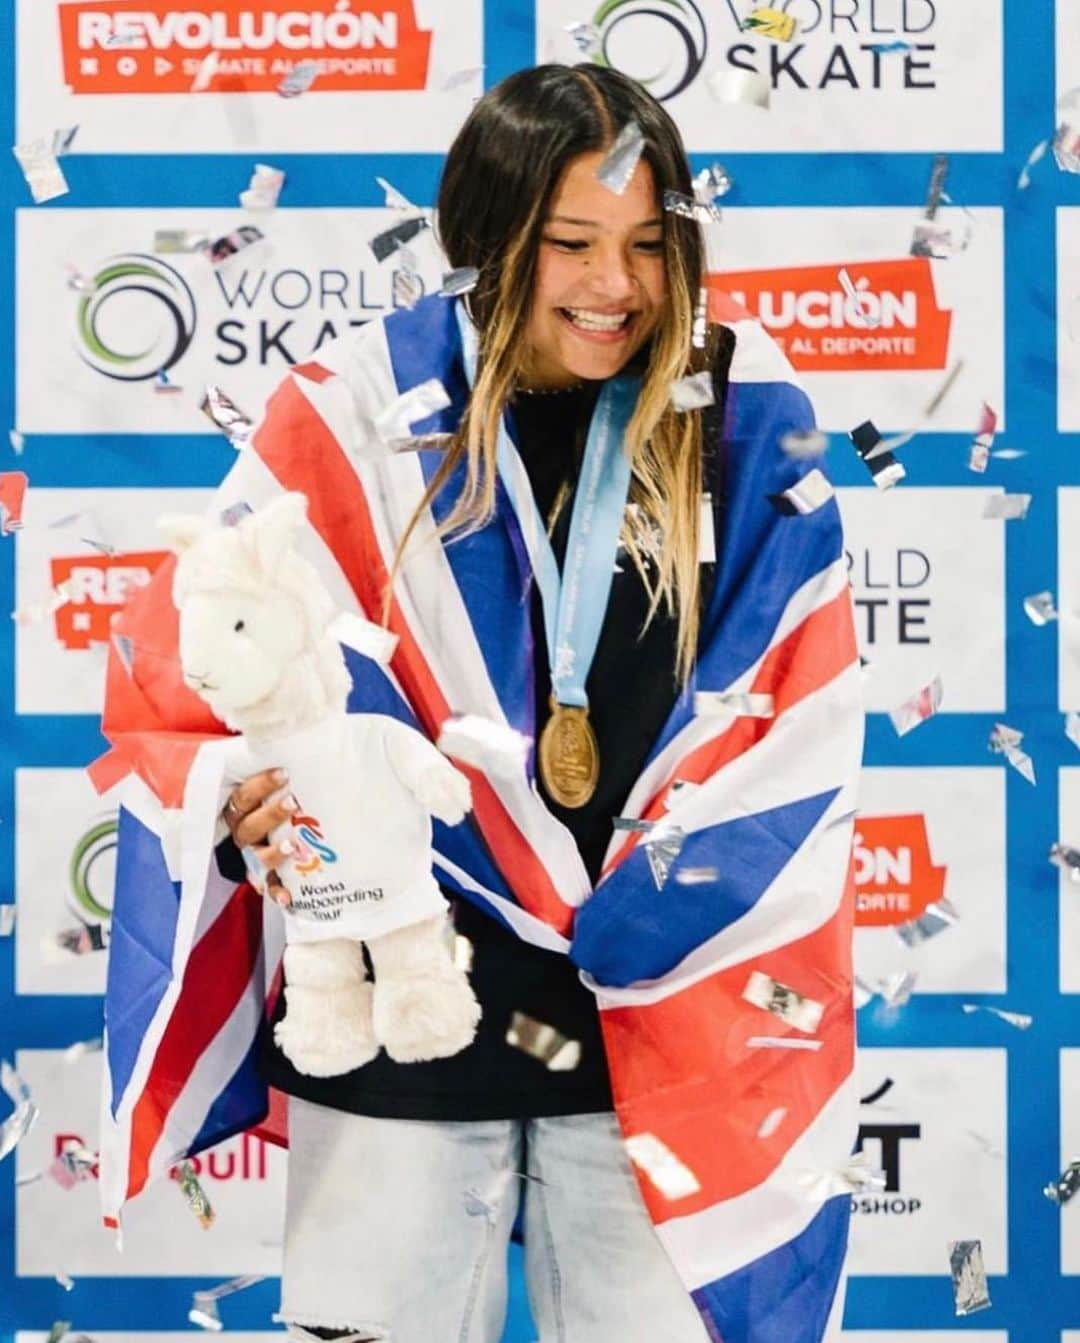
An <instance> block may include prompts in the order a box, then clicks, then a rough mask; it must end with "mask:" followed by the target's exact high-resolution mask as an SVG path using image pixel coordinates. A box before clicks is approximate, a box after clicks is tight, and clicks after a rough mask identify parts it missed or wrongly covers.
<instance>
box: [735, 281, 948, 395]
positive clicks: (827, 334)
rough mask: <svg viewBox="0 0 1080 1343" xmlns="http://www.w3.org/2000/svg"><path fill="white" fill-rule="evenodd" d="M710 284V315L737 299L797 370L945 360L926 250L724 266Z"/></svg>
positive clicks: (943, 328) (934, 364) (898, 367)
mask: <svg viewBox="0 0 1080 1343" xmlns="http://www.w3.org/2000/svg"><path fill="white" fill-rule="evenodd" d="M709 285H710V288H711V289H712V291H713V296H712V299H711V304H712V308H713V311H714V315H715V313H716V312H718V311H720V310H721V308H722V307H723V305H724V304H725V302H727V303H730V302H734V303H735V304H738V305H740V306H741V307H742V308H744V309H745V310H746V311H747V312H748V313H749V315H750V316H751V317H753V318H756V319H757V320H758V321H759V322H760V323H761V324H762V326H764V327H765V329H766V330H767V331H768V332H769V334H770V335H771V336H772V337H773V339H774V340H775V341H776V342H777V344H778V345H779V346H780V348H781V349H782V350H783V351H784V353H785V354H786V355H787V357H788V358H789V359H790V360H791V362H792V364H793V365H794V366H795V368H796V369H798V370H800V371H801V372H805V373H850V372H869V371H896V372H902V371H908V372H912V371H919V370H941V369H944V368H945V367H946V363H947V359H948V351H949V331H950V328H951V324H952V313H951V312H949V311H946V310H945V309H943V308H941V307H940V306H939V305H938V301H937V292H936V290H935V288H934V275H933V271H932V270H931V268H930V261H929V260H928V259H927V258H925V257H904V258H898V259H897V260H895V261H858V262H855V261H851V262H846V263H845V262H843V261H838V262H836V263H835V264H830V265H820V266H793V267H785V268H783V269H778V270H748V271H734V272H723V273H720V274H714V275H711V276H710V277H709Z"/></svg>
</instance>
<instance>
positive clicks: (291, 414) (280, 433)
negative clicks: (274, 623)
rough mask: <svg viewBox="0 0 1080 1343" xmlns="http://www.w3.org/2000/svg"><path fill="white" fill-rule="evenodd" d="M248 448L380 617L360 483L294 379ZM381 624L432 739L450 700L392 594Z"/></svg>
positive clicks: (472, 773)
mask: <svg viewBox="0 0 1080 1343" xmlns="http://www.w3.org/2000/svg"><path fill="white" fill-rule="evenodd" d="M255 449H256V451H257V452H258V454H259V456H260V457H261V458H262V459H263V461H264V462H265V463H266V466H267V467H268V468H269V470H270V471H272V472H273V474H274V475H275V476H276V477H277V479H278V481H279V482H280V483H281V485H282V487H283V488H284V489H286V490H300V491H301V492H302V493H304V494H305V495H306V496H307V499H308V518H309V520H310V522H311V524H312V526H313V527H314V528H315V529H316V531H318V533H319V535H320V536H321V537H322V539H323V541H324V542H325V543H326V545H327V546H328V547H329V549H330V550H331V552H332V553H333V555H334V558H335V559H336V560H337V563H338V564H339V566H340V567H341V570H342V572H343V573H344V574H345V577H346V578H347V579H348V581H349V584H350V586H351V587H352V589H353V592H354V593H355V594H356V598H357V600H358V601H359V603H360V606H361V607H362V609H363V610H364V612H365V614H366V615H367V616H368V618H369V619H370V620H374V621H379V620H381V617H382V603H383V593H384V592H385V590H386V588H387V585H388V582H389V574H388V573H387V569H386V565H385V563H384V561H383V557H382V553H381V552H380V550H379V543H378V539H377V537H376V534H375V526H374V523H373V521H372V518H371V512H370V510H369V508H368V503H367V498H366V497H365V494H364V489H363V486H362V485H361V484H360V481H359V480H358V479H357V476H356V472H355V471H354V470H353V467H352V465H351V463H350V462H349V460H348V458H347V457H346V455H345V453H344V451H343V450H342V448H341V445H340V444H339V443H338V441H337V439H336V438H335V437H334V435H333V433H332V432H331V431H330V429H329V427H328V426H327V425H326V423H325V422H324V421H323V420H322V419H321V418H320V417H319V415H318V413H317V412H316V411H315V409H314V407H313V406H312V405H311V403H310V402H309V401H308V400H307V398H306V397H305V396H304V395H303V393H302V392H301V391H300V389H299V388H298V387H297V386H296V384H295V383H293V382H291V381H287V382H285V383H283V384H282V385H281V387H280V388H279V389H278V391H277V392H275V393H274V396H273V397H272V398H271V400H270V403H269V405H268V407H267V415H266V419H265V420H264V422H263V425H262V427H261V428H260V429H259V431H258V433H257V434H256V436H255ZM389 628H390V630H391V631H392V633H394V634H396V635H397V636H398V645H397V649H396V651H395V653H394V658H393V661H392V663H391V666H392V668H393V671H394V674H395V675H396V676H397V678H398V681H399V682H400V684H401V686H402V689H403V690H404V692H405V695H406V697H407V699H408V701H409V703H410V705H411V706H412V708H413V709H414V711H415V712H416V715H417V717H418V718H419V720H420V722H421V723H422V724H423V727H424V729H425V731H426V732H427V733H428V735H429V736H430V737H431V738H432V739H433V740H434V739H435V738H436V737H437V736H438V734H439V729H440V728H441V727H442V725H443V723H444V722H445V721H446V720H447V718H449V717H450V712H451V710H450V706H449V704H448V703H447V701H446V699H445V697H444V696H443V693H442V691H441V689H440V688H439V686H438V683H437V682H436V680H435V678H434V677H433V676H432V674H431V670H430V668H429V667H428V665H427V663H426V661H425V660H424V656H423V653H422V652H421V650H420V647H419V645H418V644H417V642H416V639H415V637H414V636H413V633H412V630H411V629H410V628H409V626H408V624H407V623H406V621H405V617H404V615H403V613H402V611H401V607H400V605H399V603H398V602H397V600H396V599H395V600H394V601H393V603H392V605H391V607H390V619H389ZM463 772H464V773H466V774H467V775H468V778H469V781H470V783H471V784H472V790H473V815H474V816H475V818H476V822H477V824H478V825H479V827H480V833H481V834H482V835H483V837H484V840H485V842H486V843H487V845H488V848H489V849H490V851H491V853H492V855H493V857H494V859H495V862H496V864H497V866H498V868H499V870H500V871H501V872H502V873H503V875H504V876H505V878H506V880H507V881H508V882H509V883H510V885H511V888H512V889H513V891H514V894H515V896H516V898H517V901H518V903H519V904H520V905H521V907H522V908H523V909H526V910H528V911H529V913H531V914H534V915H536V917H537V918H540V919H542V920H543V921H544V922H545V923H547V924H549V925H550V926H551V927H553V928H555V929H556V930H557V931H558V932H560V933H563V934H566V933H568V932H569V930H570V926H571V923H572V922H573V913H574V912H573V909H572V908H571V907H570V906H569V905H567V904H566V902H565V901H564V900H563V899H562V897H561V896H560V895H559V893H558V891H557V890H556V889H555V887H554V885H553V884H552V881H551V878H550V876H549V875H548V872H547V870H546V868H545V867H544V865H543V863H541V862H540V860H539V858H537V856H536V853H535V852H534V851H533V849H532V847H531V845H530V844H529V843H528V841H527V840H526V838H525V836H524V835H522V833H521V831H520V830H519V829H518V827H517V825H516V824H515V822H514V820H513V818H512V817H511V816H510V814H509V813H508V812H507V810H506V808H505V807H504V806H503V804H502V802H501V800H500V799H499V796H498V794H497V793H496V792H495V790H494V789H493V788H492V787H491V785H490V783H489V782H488V780H487V779H486V778H485V777H484V775H483V774H481V773H480V772H479V771H477V770H473V769H465V770H464V771H463Z"/></svg>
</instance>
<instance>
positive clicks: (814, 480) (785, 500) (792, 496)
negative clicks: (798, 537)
mask: <svg viewBox="0 0 1080 1343" xmlns="http://www.w3.org/2000/svg"><path fill="white" fill-rule="evenodd" d="M768 497H769V502H770V503H771V504H772V505H773V507H774V508H776V509H777V510H778V511H779V512H781V513H786V514H790V515H796V514H798V515H802V516H806V515H807V514H809V513H816V512H817V510H818V509H819V508H821V507H823V506H824V505H825V504H827V503H828V502H829V500H830V499H831V498H833V487H832V484H831V482H830V481H829V479H828V477H827V476H826V475H825V474H824V473H823V472H822V471H820V470H819V469H818V468H817V467H816V466H815V467H814V469H813V470H812V471H808V472H807V473H806V475H805V476H803V477H802V478H801V479H800V480H797V481H796V482H795V484H794V485H792V486H790V487H789V488H788V489H786V490H784V491H782V493H780V494H770V495H769V496H768Z"/></svg>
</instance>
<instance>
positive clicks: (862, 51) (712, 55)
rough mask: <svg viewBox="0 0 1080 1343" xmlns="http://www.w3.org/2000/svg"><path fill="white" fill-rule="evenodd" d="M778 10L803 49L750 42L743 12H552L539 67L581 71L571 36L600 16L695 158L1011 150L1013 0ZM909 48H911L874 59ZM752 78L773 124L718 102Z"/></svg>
mask: <svg viewBox="0 0 1080 1343" xmlns="http://www.w3.org/2000/svg"><path fill="white" fill-rule="evenodd" d="M774 7H775V8H777V9H783V10H786V11H789V12H790V13H791V14H792V15H793V16H795V17H796V18H798V19H799V21H800V25H799V31H798V33H797V34H796V37H795V40H794V41H793V42H790V43H785V42H772V41H767V40H763V39H760V38H757V37H754V36H752V35H751V34H750V33H747V32H745V31H744V30H743V28H742V18H743V17H744V16H745V15H746V14H747V13H748V12H749V11H748V7H747V6H746V5H743V4H739V3H738V0H708V2H707V0H671V2H670V3H668V4H655V3H654V4H645V3H635V2H634V0H622V2H621V3H614V4H607V5H603V6H597V5H582V4H581V3H580V0H538V3H537V6H536V51H537V59H538V60H541V61H550V60H558V61H570V62H573V61H578V60H581V59H582V57H581V53H580V51H579V50H578V49H577V48H576V47H575V45H574V43H573V41H572V40H571V38H570V37H569V35H568V34H567V32H566V25H567V24H568V23H570V22H572V21H573V20H578V21H580V20H582V19H589V18H593V17H594V16H595V18H596V20H597V21H598V22H599V24H600V29H601V38H602V41H603V44H604V45H603V55H604V58H605V59H606V60H607V61H608V62H609V63H610V64H612V65H614V66H616V67H618V68H619V69H621V70H624V71H625V72H626V73H627V74H629V75H632V76H634V77H635V78H637V79H639V80H640V81H641V82H642V83H644V84H645V86H646V88H648V89H649V90H650V91H651V92H652V93H654V94H655V95H656V96H657V97H659V98H661V99H665V100H666V105H667V108H668V111H669V112H670V113H671V115H672V116H673V117H674V118H675V120H676V121H677V122H678V123H679V126H680V128H681V130H682V132H683V134H684V135H685V136H686V139H687V143H688V144H689V146H690V148H691V149H693V150H704V151H713V152H716V151H738V152H740V153H757V152H761V151H768V150H775V151H780V152H784V151H787V152H791V151H796V152H798V151H805V152H816V151H826V152H828V151H836V150H867V151H870V152H872V153H875V154H880V153H888V152H889V151H897V150H906V151H912V150H915V151H922V152H926V153H935V152H939V151H948V150H990V151H996V150H1000V149H1001V147H1002V31H1001V14H1002V6H1001V0H949V2H948V4H942V3H941V2H940V0H937V3H935V0H908V2H907V4H905V5H901V4H900V3H899V0H892V2H891V3H882V0H878V3H876V4H873V5H870V4H856V3H853V2H852V3H845V4H842V5H841V4H840V3H837V2H836V0H834V3H832V4H824V3H815V2H814V0H793V2H792V3H790V4H779V5H776V6H774ZM895 43H901V44H904V47H903V49H901V50H896V49H893V50H890V51H884V52H877V53H875V51H874V50H873V48H874V47H875V46H879V45H882V44H895ZM740 70H754V71H758V72H760V73H761V74H763V75H764V76H765V77H766V79H767V80H768V82H769V84H770V85H771V86H772V87H773V89H774V92H773V95H772V101H771V106H770V109H769V110H768V111H767V112H765V111H762V109H761V108H759V107H754V106H750V105H749V104H747V103H734V104H733V103H730V102H720V101H718V99H717V97H716V95H715V93H714V92H711V91H710V90H711V89H712V88H715V80H716V79H717V77H718V76H721V77H722V76H723V75H724V74H725V73H732V72H734V73H738V71H740ZM971 89H978V90H979V95H980V96H979V97H978V98H972V97H971V95H970V90H971Z"/></svg>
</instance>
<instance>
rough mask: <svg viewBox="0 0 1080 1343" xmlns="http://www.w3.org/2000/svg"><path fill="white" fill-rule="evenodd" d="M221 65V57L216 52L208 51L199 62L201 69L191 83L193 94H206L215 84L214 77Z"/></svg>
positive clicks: (196, 72)
mask: <svg viewBox="0 0 1080 1343" xmlns="http://www.w3.org/2000/svg"><path fill="white" fill-rule="evenodd" d="M220 64H221V57H220V56H219V54H218V53H217V52H216V51H208V52H207V53H206V55H205V56H204V57H203V58H202V60H201V61H200V62H199V68H198V69H197V70H196V71H195V77H194V79H192V81H191V89H190V90H189V92H191V93H205V92H206V90H207V89H208V88H209V87H210V85H211V84H212V83H213V82H214V76H215V75H216V74H217V72H218V66H219V65H220Z"/></svg>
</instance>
